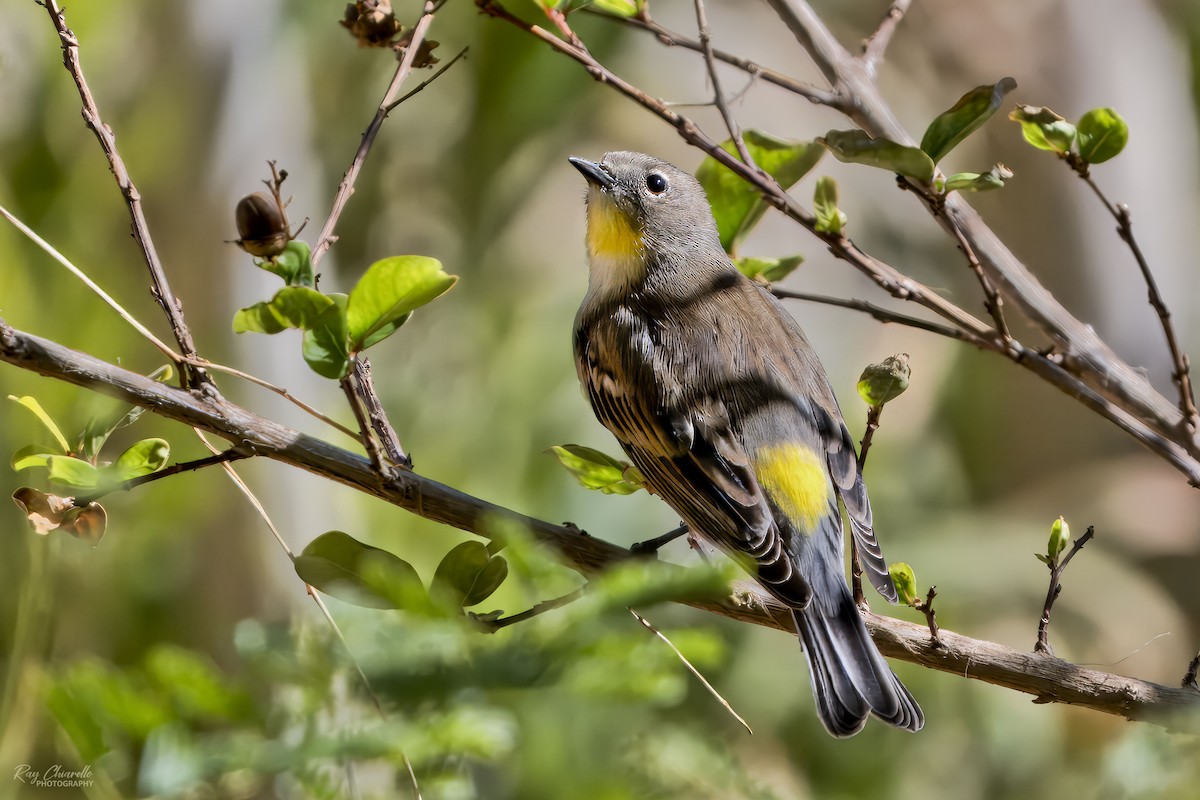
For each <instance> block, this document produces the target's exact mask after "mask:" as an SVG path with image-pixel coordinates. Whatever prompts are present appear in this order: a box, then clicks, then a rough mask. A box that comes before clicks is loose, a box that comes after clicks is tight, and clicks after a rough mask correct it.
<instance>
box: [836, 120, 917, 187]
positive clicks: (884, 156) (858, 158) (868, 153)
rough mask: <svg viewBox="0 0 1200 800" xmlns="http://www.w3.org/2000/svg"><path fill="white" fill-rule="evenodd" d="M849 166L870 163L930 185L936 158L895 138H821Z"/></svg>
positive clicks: (846, 134) (850, 134)
mask: <svg viewBox="0 0 1200 800" xmlns="http://www.w3.org/2000/svg"><path fill="white" fill-rule="evenodd" d="M817 141H818V142H821V143H822V144H824V145H825V146H826V147H828V148H829V152H831V153H833V155H834V157H835V158H837V160H838V161H844V162H846V163H847V164H866V165H867V166H871V167H878V168H879V169H886V170H887V171H888V172H895V173H898V174H900V175H905V176H907V177H909V178H913V179H915V180H918V181H921V182H922V183H929V182H930V181H932V180H933V171H934V166H933V159H931V158H930V157H929V156H928V154H926V153H925V151H924V150H921V149H920V148H919V147H909V146H907V145H903V144H898V143H897V142H893V141H892V140H891V139H884V138H882V137H881V138H879V139H872V138H871V137H870V136H869V135H867V132H866V131H860V130H853V131H830V132H829V133H827V134H825V136H824V137H823V138H820V139H817Z"/></svg>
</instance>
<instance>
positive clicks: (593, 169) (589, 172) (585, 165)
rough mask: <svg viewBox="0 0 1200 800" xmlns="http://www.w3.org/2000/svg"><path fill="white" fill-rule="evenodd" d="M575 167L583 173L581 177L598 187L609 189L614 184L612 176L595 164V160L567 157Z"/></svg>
mask: <svg viewBox="0 0 1200 800" xmlns="http://www.w3.org/2000/svg"><path fill="white" fill-rule="evenodd" d="M567 161H570V162H571V165H572V166H573V167H575V169H577V170H579V171H580V172H581V173H583V177H585V178H587V182H588V183H590V184H592V185H593V186H596V187H598V188H600V189H611V188H613V186H615V185H616V184H615V183H614V181H613V179H612V176H611V175H609V174H608V172H607V171H606V170H605V169H604V167H602V166H600V165H599V164H597V163H596V162H595V161H588V160H586V159H583V158H579V157H578V156H571V157H570V158H568V159H567Z"/></svg>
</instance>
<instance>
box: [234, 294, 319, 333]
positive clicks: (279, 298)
mask: <svg viewBox="0 0 1200 800" xmlns="http://www.w3.org/2000/svg"><path fill="white" fill-rule="evenodd" d="M331 305H333V300H332V299H331V298H330V296H329V295H324V294H321V293H320V292H318V291H317V290H316V289H310V288H308V287H306V286H288V287H285V288H283V289H280V290H279V291H278V292H276V293H275V296H274V297H272V298H271V300H270V301H269V302H266V303H255V304H254V305H252V306H250V307H249V308H243V309H242V310H240V311H238V312H237V314H236V315H234V318H233V332H234V333H246V332H247V331H250V332H253V333H279V332H280V331H284V330H287V329H288V328H301V329H303V330H308V329H309V328H310V327H311V326H312V325H313V324H315V322H316V320H317V319H318V318H319V317H320V316H321V315H322V314H323V313H325V311H327V310H328V309H329V307H330V306H331Z"/></svg>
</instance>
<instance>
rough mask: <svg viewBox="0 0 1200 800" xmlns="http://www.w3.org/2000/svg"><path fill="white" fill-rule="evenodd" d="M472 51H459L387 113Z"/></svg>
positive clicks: (389, 109)
mask: <svg viewBox="0 0 1200 800" xmlns="http://www.w3.org/2000/svg"><path fill="white" fill-rule="evenodd" d="M443 2H444V0H443ZM434 10H435V11H436V10H437V9H434ZM470 49H471V48H469V47H464V48H463V49H462V50H459V51H458V54H457V55H455V56H454V58H452V59H450V60H449V61H447V62H446V63H445V64H443V65H442V66H441V68H440V69H439V70H438V71H437V72H435V73H433V74H432V75H430V76H429V77H428V78H426V79H425V80H423V81H421V82H420V83H418V84H417V85H416V87H415V88H413V90H412V91H410V92H407V93H405V94H404V95H403V96H402V97H400V98H399V99H398V100H394V101H392V102H391V103H390V104H389V105H388V106H387V108H386V113H388V114H390V113H391V112H393V111H395V110H396V106H398V105H400V104H401V103H403V102H404V101H405V100H407V99H408V98H410V97H412V96H413V95H414V94H417V93H418V92H420V91H421V90H423V89H424V88H425V87H426V86H428V85H429V84H431V83H433V82H434V81H436V80H437V79H438V78H440V77H442V73H444V72H445V71H446V70H448V69H450V68H451V67H453V66H454V62H456V61H458V60H459V59H460V58H462V57H463V56H465V55H466V54H467V51H468V50H470Z"/></svg>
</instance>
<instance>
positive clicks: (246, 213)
mask: <svg viewBox="0 0 1200 800" xmlns="http://www.w3.org/2000/svg"><path fill="white" fill-rule="evenodd" d="M235 216H236V219H237V229H238V236H240V237H241V238H240V239H238V240H237V242H236V244H237V245H238V246H239V247H241V248H242V249H243V250H245V251H246V252H247V253H249V254H250V255H252V256H258V257H259V258H273V257H274V256H277V255H279V254H280V253H282V252H283V248H284V247H286V246H287V243H288V241H289V240H290V239H291V236H290V233H289V231H288V225H287V217H286V216H285V215H284V213H283V209H282V208H281V207H280V205H279V203H278V201H276V199H275V198H274V197H271V196H270V195H269V194H267V193H266V192H255V193H254V194H248V195H246V196H245V197H243V198H242V199H241V200H239V201H238V204H237V211H236V212H235Z"/></svg>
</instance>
